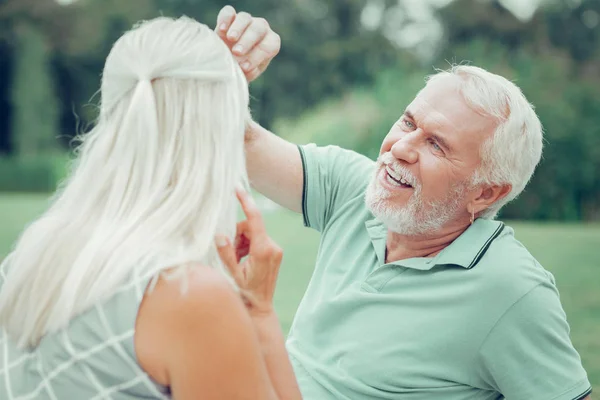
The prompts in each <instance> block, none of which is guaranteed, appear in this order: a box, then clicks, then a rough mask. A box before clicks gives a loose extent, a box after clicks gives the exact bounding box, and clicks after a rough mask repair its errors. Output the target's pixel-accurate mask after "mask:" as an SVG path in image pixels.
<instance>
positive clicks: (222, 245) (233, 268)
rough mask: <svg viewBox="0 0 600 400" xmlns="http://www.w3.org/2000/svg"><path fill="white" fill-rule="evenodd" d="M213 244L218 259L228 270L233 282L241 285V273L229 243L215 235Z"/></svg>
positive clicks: (222, 237) (225, 238) (224, 238)
mask: <svg viewBox="0 0 600 400" xmlns="http://www.w3.org/2000/svg"><path fill="white" fill-rule="evenodd" d="M215 244H216V245H217V251H218V252H219V257H221V260H222V261H223V264H225V267H226V268H227V269H228V270H229V273H230V274H231V276H232V277H233V279H234V280H235V282H236V283H237V284H238V286H239V285H241V284H242V283H243V280H242V279H243V277H242V271H241V269H240V267H239V264H238V261H237V258H236V254H235V250H234V248H233V246H232V245H231V242H230V241H229V239H228V238H227V236H224V235H217V236H216V237H215Z"/></svg>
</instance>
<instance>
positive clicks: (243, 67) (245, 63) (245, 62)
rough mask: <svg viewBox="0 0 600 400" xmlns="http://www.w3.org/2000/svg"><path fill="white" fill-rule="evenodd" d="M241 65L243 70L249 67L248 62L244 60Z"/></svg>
mask: <svg viewBox="0 0 600 400" xmlns="http://www.w3.org/2000/svg"><path fill="white" fill-rule="evenodd" d="M241 66H242V69H243V70H244V71H247V70H249V69H250V62H249V61H244V62H243V63H242V65H241Z"/></svg>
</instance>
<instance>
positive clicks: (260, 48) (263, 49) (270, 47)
mask: <svg viewBox="0 0 600 400" xmlns="http://www.w3.org/2000/svg"><path fill="white" fill-rule="evenodd" d="M280 49H281V38H280V37H279V35H278V34H276V33H275V32H268V33H267V34H266V35H265V38H264V39H263V40H262V41H261V42H260V43H259V44H258V45H257V46H255V47H254V48H253V49H252V50H250V52H249V53H248V56H247V57H246V59H245V60H244V61H242V63H241V64H240V66H241V67H242V69H243V70H244V71H245V72H249V71H252V70H253V69H255V68H257V67H259V66H261V65H264V64H265V63H267V64H268V63H269V62H270V61H271V60H272V59H273V57H275V56H276V55H277V53H279V50H280ZM265 68H266V66H265ZM263 71H264V69H263Z"/></svg>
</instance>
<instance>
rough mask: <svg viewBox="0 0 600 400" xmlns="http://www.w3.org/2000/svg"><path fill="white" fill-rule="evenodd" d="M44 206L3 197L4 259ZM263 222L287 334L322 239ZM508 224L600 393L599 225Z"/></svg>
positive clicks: (274, 218) (291, 221)
mask: <svg viewBox="0 0 600 400" xmlns="http://www.w3.org/2000/svg"><path fill="white" fill-rule="evenodd" d="M46 201H47V197H46V196H43V195H17V194H10V195H9V194H2V195H0V258H2V257H3V256H5V255H6V254H7V253H8V252H9V250H10V247H11V245H12V243H13V242H14V240H15V239H16V238H17V236H18V234H19V233H20V231H21V230H22V229H23V227H24V226H25V225H26V224H27V223H28V222H29V221H31V220H32V219H33V218H34V217H35V216H36V215H39V213H40V212H41V211H42V210H43V209H44V207H45V206H46ZM265 219H266V223H267V229H268V230H269V232H270V233H271V235H272V236H273V238H274V239H275V240H276V241H277V242H278V243H279V244H280V246H281V247H282V248H283V249H284V252H285V254H284V260H283V266H282V269H281V275H280V278H279V286H278V289H277V293H276V296H275V302H276V308H277V312H278V314H279V317H280V319H281V324H282V326H283V329H284V330H285V331H286V332H287V330H288V329H289V327H290V325H291V322H292V319H293V317H294V313H295V310H296V308H297V306H298V303H299V302H300V299H301V298H302V295H303V294H304V290H305V289H306V285H307V283H308V280H309V279H310V276H311V272H312V267H313V265H314V261H315V256H316V249H317V246H318V241H319V237H318V235H317V234H316V233H315V232H313V231H311V230H309V229H306V228H303V227H302V219H301V218H300V216H298V215H294V214H292V213H289V212H285V211H276V212H271V213H268V214H267V215H265ZM509 224H510V225H511V226H512V227H513V228H515V231H516V236H517V238H518V239H519V240H520V241H521V242H523V244H525V246H527V248H528V249H529V250H530V251H531V253H533V255H534V256H535V257H537V259H538V260H539V261H540V262H541V263H542V265H544V267H545V268H547V269H548V270H549V271H551V272H552V273H553V274H554V276H555V277H556V281H557V285H558V288H559V290H560V293H561V299H562V303H563V306H564V308H565V311H566V313H567V316H568V319H569V323H570V325H571V337H572V340H573V343H574V344H575V347H576V348H577V350H578V351H579V353H580V354H581V357H582V359H583V364H584V366H585V368H586V370H587V372H588V374H589V377H590V381H591V382H592V385H593V386H594V387H596V388H600V270H599V268H600V267H599V266H598V259H599V258H600V225H583V224H556V223H548V224H546V223H523V222H518V223H516V222H515V223H509Z"/></svg>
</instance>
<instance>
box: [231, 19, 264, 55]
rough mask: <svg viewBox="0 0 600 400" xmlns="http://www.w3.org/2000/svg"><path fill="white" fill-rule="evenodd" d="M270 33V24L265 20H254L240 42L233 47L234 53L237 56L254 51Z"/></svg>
mask: <svg viewBox="0 0 600 400" xmlns="http://www.w3.org/2000/svg"><path fill="white" fill-rule="evenodd" d="M268 32H269V23H268V22H267V20H266V19H264V18H253V19H252V23H251V24H250V26H249V27H248V29H246V31H245V32H244V34H243V35H241V37H240V40H238V42H237V43H236V45H235V46H233V49H232V51H233V52H234V53H235V54H237V55H243V54H246V53H247V52H248V51H249V50H251V49H253V48H254V47H255V46H256V45H257V44H258V43H260V42H261V41H262V40H263V38H264V37H265V36H266V35H267V33H268Z"/></svg>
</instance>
